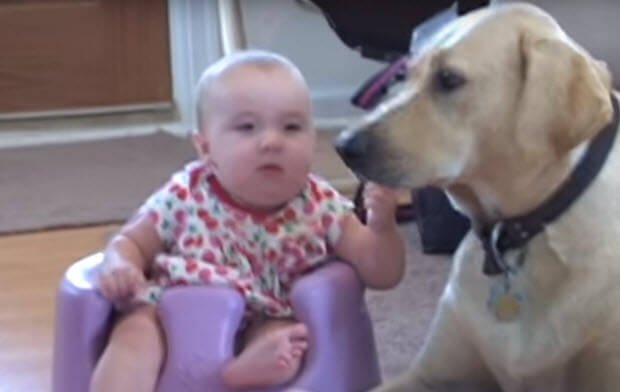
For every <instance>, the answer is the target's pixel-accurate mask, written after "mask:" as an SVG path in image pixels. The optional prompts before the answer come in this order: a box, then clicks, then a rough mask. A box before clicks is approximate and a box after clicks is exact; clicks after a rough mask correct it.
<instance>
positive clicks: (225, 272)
mask: <svg viewBox="0 0 620 392" xmlns="http://www.w3.org/2000/svg"><path fill="white" fill-rule="evenodd" d="M215 273H217V274H218V275H222V276H226V275H228V267H226V266H224V265H217V266H215Z"/></svg>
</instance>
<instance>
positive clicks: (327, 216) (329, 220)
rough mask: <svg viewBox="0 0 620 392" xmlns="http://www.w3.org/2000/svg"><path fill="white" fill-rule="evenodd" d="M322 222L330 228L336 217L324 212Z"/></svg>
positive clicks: (325, 226)
mask: <svg viewBox="0 0 620 392" xmlns="http://www.w3.org/2000/svg"><path fill="white" fill-rule="evenodd" d="M321 223H322V224H323V227H324V228H326V229H328V228H329V226H331V224H332V223H334V217H333V215H332V214H327V213H326V214H323V216H321Z"/></svg>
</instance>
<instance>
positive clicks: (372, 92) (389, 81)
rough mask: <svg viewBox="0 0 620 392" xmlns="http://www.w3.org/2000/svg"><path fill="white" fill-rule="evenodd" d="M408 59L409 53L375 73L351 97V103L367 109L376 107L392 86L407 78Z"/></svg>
mask: <svg viewBox="0 0 620 392" xmlns="http://www.w3.org/2000/svg"><path fill="white" fill-rule="evenodd" d="M408 60H409V56H408V55H406V56H403V57H401V58H399V59H398V60H396V61H394V62H393V63H391V64H390V65H388V66H387V67H386V68H385V69H383V70H382V71H380V72H378V73H376V74H375V75H373V76H372V77H371V78H370V79H369V80H368V81H367V82H366V83H364V85H363V86H362V87H361V88H360V89H359V90H358V92H357V93H355V95H354V96H353V98H352V99H351V103H353V105H355V106H357V107H359V108H361V109H365V110H368V109H371V108H372V107H374V106H375V105H376V104H377V103H378V102H379V100H380V99H381V97H383V96H384V95H385V93H387V91H388V89H389V88H390V86H392V85H393V84H394V83H396V82H399V81H402V80H404V79H405V77H406V74H407V61H408Z"/></svg>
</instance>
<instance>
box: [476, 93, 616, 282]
mask: <svg viewBox="0 0 620 392" xmlns="http://www.w3.org/2000/svg"><path fill="white" fill-rule="evenodd" d="M611 101H612V105H613V109H614V114H613V121H612V122H611V123H610V124H609V125H607V127H605V129H603V130H602V131H601V132H599V134H598V135H597V136H596V137H595V138H594V139H593V140H592V142H591V143H590V145H589V147H588V149H587V151H586V153H585V155H584V156H583V158H582V159H581V161H580V162H579V164H578V165H577V167H575V170H574V171H573V172H572V173H571V175H570V176H569V178H568V179H567V180H566V182H565V183H564V185H562V186H561V187H560V189H558V190H557V191H556V193H555V194H554V195H553V196H552V197H551V198H550V199H548V200H547V201H545V202H544V203H543V204H542V205H540V206H539V207H537V208H536V209H535V210H534V211H532V212H530V213H529V214H526V215H523V216H520V217H514V218H507V219H503V220H500V221H498V222H495V223H493V224H491V225H488V226H484V227H482V228H480V229H478V230H476V231H477V235H478V238H479V239H480V241H481V242H482V245H483V247H484V250H485V253H486V256H485V260H484V268H483V272H484V274H485V275H498V274H502V273H506V272H508V271H509V270H510V268H511V267H510V266H509V265H508V264H507V263H506V261H505V260H504V258H503V255H504V253H505V252H506V251H507V250H510V249H518V248H521V247H523V246H524V245H525V244H527V242H528V241H529V240H530V239H532V237H534V236H535V235H537V234H538V233H540V232H541V231H542V230H543V229H544V227H545V225H547V224H549V223H551V222H553V221H554V220H555V219H556V218H558V217H559V216H560V215H561V214H562V213H563V212H564V211H566V210H567V209H568V208H569V207H570V206H571V205H572V203H573V202H574V201H575V200H577V198H579V196H580V195H581V194H582V193H583V192H584V191H585V189H586V188H587V187H588V185H590V183H591V182H592V181H593V180H594V178H596V176H597V174H598V173H599V172H600V170H601V168H602V167H603V163H605V160H606V159H607V156H608V155H609V152H610V151H611V148H612V146H613V143H614V140H615V137H616V133H617V129H618V101H617V99H616V98H615V97H614V96H613V95H612V96H611Z"/></svg>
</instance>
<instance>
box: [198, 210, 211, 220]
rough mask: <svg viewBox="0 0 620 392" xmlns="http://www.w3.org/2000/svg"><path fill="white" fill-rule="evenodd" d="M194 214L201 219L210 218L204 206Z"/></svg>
mask: <svg viewBox="0 0 620 392" xmlns="http://www.w3.org/2000/svg"><path fill="white" fill-rule="evenodd" d="M196 214H197V215H198V217H199V218H200V219H201V220H206V219H209V218H211V215H210V214H209V211H207V210H205V209H204V208H199V209H198V211H197V212H196Z"/></svg>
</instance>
